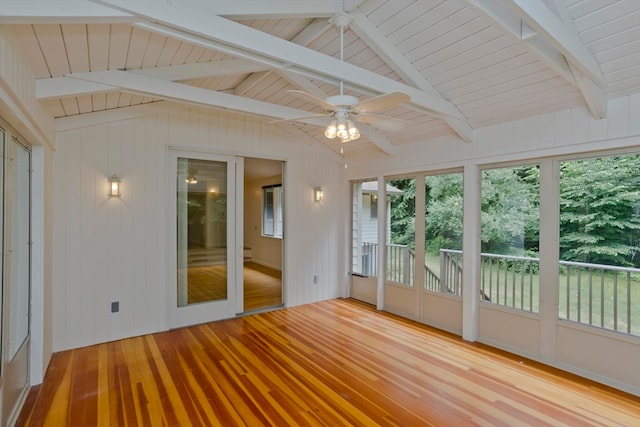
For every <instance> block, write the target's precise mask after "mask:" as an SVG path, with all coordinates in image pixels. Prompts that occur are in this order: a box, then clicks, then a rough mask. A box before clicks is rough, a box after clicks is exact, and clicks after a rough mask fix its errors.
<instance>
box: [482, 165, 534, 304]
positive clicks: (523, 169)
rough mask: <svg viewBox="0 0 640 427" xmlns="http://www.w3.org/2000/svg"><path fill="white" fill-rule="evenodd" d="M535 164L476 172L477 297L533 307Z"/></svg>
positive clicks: (498, 302)
mask: <svg viewBox="0 0 640 427" xmlns="http://www.w3.org/2000/svg"><path fill="white" fill-rule="evenodd" d="M539 207H540V167H539V166H538V165H532V166H517V167H506V168H500V169H489V170H485V171H483V172H482V212H481V215H482V224H481V228H482V231H481V245H482V246H481V250H482V253H481V262H482V269H481V277H480V283H481V285H480V291H481V296H480V297H481V299H482V300H483V301H485V302H488V303H492V304H499V305H502V306H506V307H510V308H513V309H517V310H523V311H528V312H532V313H538V311H539V296H538V295H539V287H538V284H539V280H538V271H539V267H538V266H539V258H538V248H539V241H540V209H539Z"/></svg>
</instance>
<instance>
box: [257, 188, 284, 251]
mask: <svg viewBox="0 0 640 427" xmlns="http://www.w3.org/2000/svg"><path fill="white" fill-rule="evenodd" d="M262 235H263V236H267V237H276V238H280V239H281V238H282V184H278V185H268V186H265V187H262Z"/></svg>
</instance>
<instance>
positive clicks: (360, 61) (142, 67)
mask: <svg viewBox="0 0 640 427" xmlns="http://www.w3.org/2000/svg"><path fill="white" fill-rule="evenodd" d="M343 3H344V4H343ZM342 8H344V10H345V11H346V12H347V14H348V15H349V17H350V18H351V19H352V22H351V23H350V25H349V27H348V28H346V30H345V32H344V61H340V35H339V34H340V32H339V30H338V29H337V28H336V26H334V25H332V24H331V23H330V18H331V17H332V16H334V15H335V14H336V12H337V11H339V10H341V9H342ZM0 23H1V24H3V25H4V24H7V25H11V31H12V34H13V35H14V36H15V38H16V40H17V42H18V43H19V46H20V49H21V51H22V52H23V53H24V54H25V55H26V57H27V58H28V60H29V62H30V64H31V67H32V69H33V73H34V77H35V78H36V79H37V80H36V88H37V93H36V96H37V98H38V99H40V100H41V101H42V102H44V103H45V104H46V106H47V107H48V108H49V109H50V111H51V112H52V114H53V115H54V116H55V117H56V118H57V126H58V127H59V128H71V127H75V126H81V125H82V123H86V122H87V120H88V118H89V117H91V121H92V122H96V121H109V120H113V117H119V118H122V117H127V115H128V114H143V113H144V112H145V111H146V109H147V108H165V107H166V108H182V107H183V106H185V105H190V104H197V105H202V106H205V107H207V108H225V109H231V110H238V111H245V112H247V113H249V114H257V115H260V116H263V117H265V119H266V120H272V119H290V118H293V117H300V116H309V115H310V114H319V113H323V112H324V111H323V109H322V108H319V107H318V106H317V105H315V104H313V103H312V102H309V101H308V100H306V99H305V98H301V97H300V96H296V95H295V94H292V93H290V92H288V90H302V91H305V92H307V93H310V94H312V95H314V96H316V97H319V98H321V99H324V98H326V97H327V96H330V95H336V94H338V93H339V82H340V81H343V82H344V92H345V93H346V94H349V95H353V96H355V97H357V98H358V99H360V100H364V99H368V98H370V97H373V96H376V95H380V94H384V93H386V92H390V91H402V92H405V93H408V94H409V95H410V97H411V101H410V102H409V103H406V104H403V105H401V106H397V107H394V108H391V109H388V110H387V111H381V112H379V113H380V114H383V115H385V116H390V117H394V118H399V119H403V120H406V121H407V122H408V123H407V125H406V126H405V127H404V128H403V129H401V130H394V131H389V130H380V129H376V128H375V127H374V126H371V125H366V124H359V125H358V126H359V127H360V128H361V133H362V134H363V137H362V138H360V139H359V140H357V141H353V142H350V143H348V144H347V147H348V148H347V150H356V149H382V150H383V151H385V152H387V153H389V154H393V152H394V150H395V149H396V146H397V145H399V144H406V143H411V142H421V141H425V142H426V141H428V140H429V139H430V138H434V137H438V136H442V135H447V134H453V135H457V136H459V138H460V139H461V141H465V142H472V140H473V129H475V128H478V127H481V126H487V125H490V124H494V123H500V122H505V121H509V120H514V119H518V118H522V117H527V116H531V115H534V114H541V113H545V112H552V111H557V110H560V109H566V108H572V107H576V106H586V107H587V108H588V109H589V110H590V112H591V114H592V115H593V116H594V117H596V118H602V117H606V100H607V99H612V98H616V97H620V96H624V95H629V94H634V93H638V92H640V0H539V1H535V2H532V1H529V0H419V1H411V0H390V1H388V0H346V1H344V2H342V1H334V2H326V1H323V0H306V1H304V2H292V1H287V0H269V1H266V0H262V1H259V0H247V1H243V2H227V1H224V0H215V1H214V0H212V1H205V0H181V1H178V0H175V1H172V2H167V1H164V0H138V1H135V2H131V1H127V0H102V1H90V0H66V1H46V0H28V1H25V0H3V1H2V2H0ZM116 111H117V112H118V115H117V116H114V114H113V113H114V112H116ZM88 115H90V116H88ZM329 120H330V118H329V117H328V116H325V117H310V118H304V119H301V120H293V121H291V120H285V121H281V122H277V124H274V125H278V126H285V127H287V128H288V129H295V131H296V132H298V131H302V132H305V133H306V134H308V135H309V136H310V137H311V138H313V139H315V140H316V141H317V142H318V143H320V144H324V145H327V146H328V147H330V148H331V149H333V150H336V151H337V150H339V149H340V146H341V144H340V142H339V141H338V140H329V139H327V138H325V137H324V135H323V132H324V126H326V124H327V123H328V122H329ZM461 143H462V142H461Z"/></svg>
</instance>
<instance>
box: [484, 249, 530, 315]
mask: <svg viewBox="0 0 640 427" xmlns="http://www.w3.org/2000/svg"><path fill="white" fill-rule="evenodd" d="M480 263H481V277H480V291H481V293H482V295H483V299H484V300H485V301H489V302H492V303H495V304H499V305H503V306H505V307H511V308H516V309H518V310H523V311H528V312H531V313H537V312H538V275H537V271H538V265H539V264H540V259H539V258H530V257H521V256H509V255H498V254H487V253H482V254H480ZM534 272H536V274H534Z"/></svg>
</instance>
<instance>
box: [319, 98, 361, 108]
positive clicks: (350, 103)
mask: <svg viewBox="0 0 640 427" xmlns="http://www.w3.org/2000/svg"><path fill="white" fill-rule="evenodd" d="M326 102H327V104H331V105H333V106H335V108H336V110H338V109H340V108H344V109H347V110H350V109H351V108H353V107H355V106H356V105H358V98H356V97H355V96H351V95H334V96H330V97H328V98H327V99H326Z"/></svg>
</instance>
